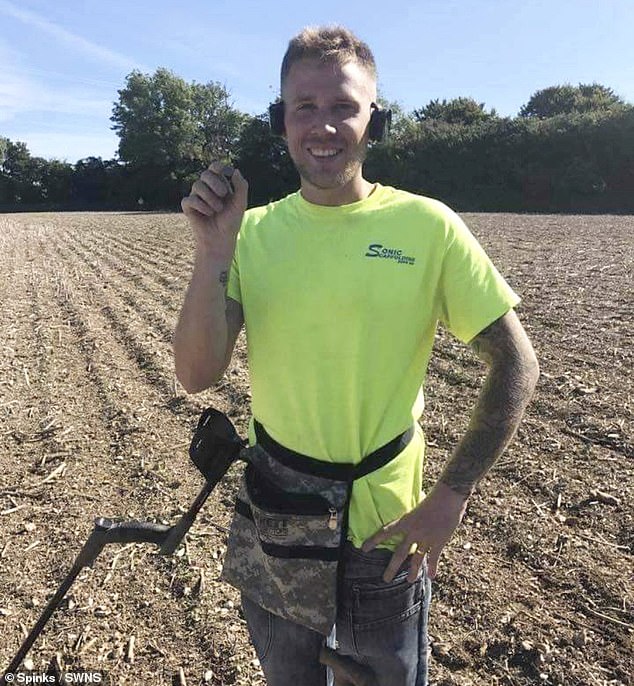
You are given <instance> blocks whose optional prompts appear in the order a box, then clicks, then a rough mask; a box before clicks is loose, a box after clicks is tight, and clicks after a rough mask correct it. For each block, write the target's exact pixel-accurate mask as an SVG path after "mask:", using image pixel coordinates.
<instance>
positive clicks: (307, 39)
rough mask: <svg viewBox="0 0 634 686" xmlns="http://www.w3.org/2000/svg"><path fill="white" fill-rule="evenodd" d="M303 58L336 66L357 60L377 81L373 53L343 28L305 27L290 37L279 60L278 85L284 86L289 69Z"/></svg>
mask: <svg viewBox="0 0 634 686" xmlns="http://www.w3.org/2000/svg"><path fill="white" fill-rule="evenodd" d="M304 59H317V60H320V61H321V62H334V63H335V64H338V65H342V64H345V63H346V62H350V61H353V60H356V61H357V62H358V63H359V64H360V65H361V66H362V67H365V68H366V69H367V70H368V72H369V73H370V74H371V75H372V77H373V78H374V79H376V63H375V61H374V55H373V54H372V51H371V50H370V48H369V47H368V46H367V44H366V43H364V42H363V41H362V40H360V39H359V38H357V37H356V36H355V35H354V33H352V31H350V30H349V29H346V28H345V27H343V26H336V25H335V26H307V27H306V28H305V29H303V30H302V31H301V33H298V34H297V35H296V36H295V37H294V38H292V39H291V40H290V42H289V44H288V48H287V49H286V53H285V55H284V59H283V60H282V70H281V74H280V84H281V86H283V85H284V81H285V79H286V77H287V76H288V72H289V71H290V69H291V66H292V65H293V64H294V63H295V62H299V61H300V60H304Z"/></svg>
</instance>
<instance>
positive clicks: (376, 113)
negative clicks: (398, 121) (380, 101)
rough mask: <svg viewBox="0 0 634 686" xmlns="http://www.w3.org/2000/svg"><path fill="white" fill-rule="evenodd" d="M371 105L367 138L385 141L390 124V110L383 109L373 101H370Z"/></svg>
mask: <svg viewBox="0 0 634 686" xmlns="http://www.w3.org/2000/svg"><path fill="white" fill-rule="evenodd" d="M371 107H372V114H371V115H370V127H369V132H368V133H369V138H370V140H371V141H375V142H382V141H385V140H387V137H388V134H389V131H390V125H391V124H392V110H384V109H382V108H381V107H380V106H379V105H377V104H376V103H375V102H373V103H372V105H371Z"/></svg>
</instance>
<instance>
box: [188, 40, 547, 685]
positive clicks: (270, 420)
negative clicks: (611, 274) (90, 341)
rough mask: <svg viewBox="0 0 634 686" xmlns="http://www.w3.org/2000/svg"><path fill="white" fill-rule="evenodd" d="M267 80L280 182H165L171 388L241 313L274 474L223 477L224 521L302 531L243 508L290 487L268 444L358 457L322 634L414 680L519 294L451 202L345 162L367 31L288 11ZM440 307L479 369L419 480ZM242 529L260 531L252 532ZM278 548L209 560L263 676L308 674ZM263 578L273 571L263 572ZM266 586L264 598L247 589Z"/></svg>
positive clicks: (383, 678)
mask: <svg viewBox="0 0 634 686" xmlns="http://www.w3.org/2000/svg"><path fill="white" fill-rule="evenodd" d="M281 96H282V101H283V111H282V112H280V110H279V108H278V113H279V114H281V115H282V117H283V119H282V124H281V126H282V127H283V134H284V137H285V139H286V143H287V145H288V150H289V153H290V155H291V158H292V160H293V162H294V164H295V166H296V167H297V169H298V171H299V174H300V178H301V188H300V190H299V192H297V193H294V194H292V195H290V196H288V197H287V198H284V199H283V200H281V201H278V202H277V203H272V204H270V205H268V206H266V207H262V208H255V209H252V210H249V211H248V212H246V214H245V210H246V206H247V182H246V181H245V179H244V178H243V177H242V175H241V174H240V172H239V170H235V171H233V173H232V176H231V184H232V186H229V184H228V182H227V181H226V180H225V178H223V167H222V165H220V164H217V163H214V164H212V165H211V166H210V168H209V169H208V170H207V171H205V172H203V173H202V175H201V177H200V179H199V180H198V181H196V183H195V184H194V185H193V187H192V191H191V194H190V195H189V196H188V197H187V198H185V199H184V200H183V202H182V207H183V210H184V212H185V215H186V216H187V218H188V220H189V223H190V225H191V228H192V230H193V232H194V236H195V239H196V255H195V263H194V270H193V275H192V280H191V283H190V285H189V288H188V291H187V294H186V296H185V301H184V304H183V308H182V311H181V315H180V319H179V322H178V326H177V329H176V333H175V337H174V353H175V363H176V373H177V375H178V378H179V380H180V381H181V383H182V384H183V386H184V387H185V388H186V389H187V390H188V391H189V392H192V393H193V392H198V391H201V390H204V389H206V388H208V387H210V386H211V385H212V384H214V383H215V382H217V381H218V379H219V378H220V377H221V376H222V374H223V373H224V370H225V369H226V368H227V366H228V364H229V362H230V360H231V355H232V351H233V348H234V345H235V341H236V338H237V336H238V333H239V331H240V329H241V327H242V325H243V323H246V328H247V346H248V355H249V367H250V374H251V385H252V398H253V401H252V410H253V417H254V422H252V427H251V431H250V434H251V435H250V438H251V443H256V446H255V448H256V449H257V448H258V444H260V443H261V444H262V446H265V447H266V451H265V453H266V454H268V451H270V452H271V453H277V454H276V455H275V460H280V462H279V466H278V467H275V466H274V467H273V470H275V469H278V472H277V473H278V474H279V475H280V481H284V479H286V482H285V485H284V483H278V484H277V486H276V485H275V484H274V483H273V482H274V481H275V480H276V479H275V474H269V480H267V479H266V478H265V476H262V475H260V476H258V477H257V478H256V482H257V480H258V479H260V482H257V483H251V484H250V486H249V485H248V484H247V486H249V488H250V490H249V488H247V487H246V486H245V487H243V488H244V489H246V490H245V491H244V493H243V492H242V491H241V496H240V497H245V498H246V497H247V496H249V498H250V500H249V502H248V503H246V504H245V505H244V507H243V509H242V512H241V514H236V518H235V520H234V524H235V522H238V524H239V523H240V522H243V523H245V524H250V525H252V524H253V522H255V523H258V522H259V523H260V524H261V525H262V527H264V526H265V525H266V526H268V527H269V529H270V528H271V521H275V523H274V524H273V525H272V526H273V529H272V531H269V533H271V535H272V536H273V538H272V539H270V541H273V542H269V544H268V548H267V547H266V544H265V543H262V546H263V548H265V552H266V551H268V552H267V553H266V555H264V558H266V559H265V561H264V563H263V564H265V565H266V564H267V561H268V560H270V559H272V558H276V560H275V564H277V562H278V561H279V559H281V558H284V559H288V558H294V557H301V555H302V554H304V553H297V550H298V549H301V550H305V549H307V547H302V546H299V547H298V546H296V547H295V548H293V552H292V553H291V554H289V552H288V550H287V551H286V552H283V551H282V552H280V550H281V548H280V546H277V545H275V543H274V542H275V541H276V540H277V539H276V538H275V536H277V537H280V536H281V537H283V536H284V535H286V533H288V527H289V526H290V527H291V528H292V527H293V526H294V523H293V521H292V520H287V519H284V518H282V519H277V520H273V519H271V520H270V521H268V520H267V517H268V516H269V515H266V514H265V515H264V516H263V515H262V513H259V514H258V510H257V506H258V497H259V494H261V490H262V489H261V487H262V488H263V489H264V491H266V489H267V488H268V490H269V492H274V493H277V492H278V491H275V488H276V487H280V488H281V490H280V493H285V492H286V490H284V489H287V490H290V491H293V489H292V487H291V486H292V483H291V484H290V485H289V482H288V479H287V472H286V471H285V470H287V467H288V464H290V463H288V462H285V463H284V465H283V464H282V462H283V458H284V456H287V457H288V455H291V457H293V459H295V460H296V462H294V463H293V464H309V465H314V464H316V463H318V465H323V464H324V463H326V464H327V465H328V466H329V467H332V466H337V465H339V464H340V463H346V464H354V465H357V466H360V465H367V464H369V463H370V462H372V463H373V467H372V469H369V470H366V471H364V472H363V473H362V475H361V476H359V472H357V473H355V476H353V477H351V479H349V481H348V486H349V488H350V493H351V496H350V498H349V501H348V502H347V503H346V506H345V507H346V508H347V509H345V514H344V528H343V529H342V531H343V532H344V534H343V535H344V539H347V541H346V540H344V545H343V548H342V553H341V557H338V558H337V560H340V561H339V563H338V567H337V570H338V572H337V573H338V575H339V576H338V577H337V598H336V604H337V614H336V627H335V632H333V633H332V634H331V635H330V644H331V645H334V638H335V636H336V642H337V644H338V650H339V651H340V652H341V653H343V654H347V655H349V656H352V657H353V658H355V659H357V660H358V661H359V662H361V663H363V664H365V665H367V666H369V667H370V668H371V669H372V671H373V672H374V675H375V676H376V678H377V680H378V683H379V684H380V686H397V685H398V686H409V685H414V684H416V685H417V686H420V685H422V684H426V683H427V611H428V606H429V597H430V583H429V580H430V579H433V578H434V576H435V575H436V570H437V566H438V559H439V556H440V554H441V551H442V549H443V547H444V546H445V544H446V543H447V542H448V541H449V539H450V537H451V535H452V534H453V532H454V530H455V528H456V527H457V526H458V524H459V523H460V521H461V519H462V516H463V514H464V511H465V507H466V502H467V498H468V497H469V495H470V494H471V493H472V491H473V489H474V487H475V486H476V484H477V483H478V481H479V480H480V479H481V478H482V477H483V476H484V474H485V473H486V472H487V471H488V469H489V468H490V467H491V465H492V464H493V463H494V462H495V460H496V459H497V458H498V457H499V456H500V454H501V453H502V451H503V450H504V448H505V446H506V445H507V443H508V442H509V440H510V439H511V437H512V435H513V434H514V432H515V430H516V428H517V426H518V424H519V422H520V419H521V416H522V414H523V412H524V409H525V407H526V405H527V403H528V401H529V398H530V396H531V395H532V392H533V389H534V387H535V384H536V380H537V376H538V365H537V361H536V358H535V355H534V353H533V350H532V347H531V344H530V342H529V341H528V338H527V337H526V334H525V332H524V330H523V328H522V326H521V324H520V322H519V320H518V318H517V316H516V315H515V313H514V311H513V307H514V306H515V305H516V304H517V302H519V298H518V297H517V296H516V295H515V294H514V293H513V291H512V290H511V289H510V288H509V286H508V285H507V284H506V283H505V282H504V280H503V279H502V277H501V276H500V275H499V274H498V273H497V271H496V270H495V268H494V267H493V265H492V264H491V262H490V261H489V260H488V258H487V257H486V255H485V254H484V252H483V251H482V248H481V247H480V246H479V245H478V243H477V242H476V241H475V239H474V238H473V237H472V236H471V234H470V233H469V232H468V230H467V229H466V227H465V226H464V224H463V222H462V221H461V220H460V219H459V218H458V217H457V215H455V214H454V213H453V212H452V211H451V210H449V208H447V207H446V206H445V205H443V204H442V203H440V202H438V201H435V200H431V199H428V198H423V197H421V196H416V195H412V194H409V193H405V192H402V191H398V190H396V189H392V188H387V187H384V186H382V185H380V184H372V183H370V182H368V181H367V180H366V179H364V177H363V173H362V164H363V161H364V159H365V155H366V150H367V146H368V139H369V132H370V126H371V119H372V121H373V126H374V125H375V124H376V117H377V115H376V112H377V110H378V108H377V106H376V105H375V103H376V99H377V93H376V68H375V64H374V59H373V57H372V54H371V52H370V50H369V48H368V47H367V45H365V44H364V43H362V42H361V41H359V40H358V39H357V38H356V37H355V36H354V35H353V34H351V33H350V32H349V31H347V30H346V29H343V28H340V27H331V28H318V29H305V30H304V31H303V32H302V33H300V34H299V35H298V36H296V37H295V38H294V39H293V40H292V41H291V42H290V44H289V47H288V50H287V53H286V55H285V57H284V60H283V63H282V74H281ZM373 117H374V119H373ZM379 123H380V122H379ZM224 171H226V170H224ZM227 286H228V292H226V289H227ZM439 320H440V321H442V322H443V324H444V325H445V326H446V327H447V328H448V329H449V330H450V331H451V332H452V333H454V334H455V335H456V336H457V337H458V338H459V339H461V340H462V341H464V342H466V343H469V344H470V345H471V347H472V348H473V350H474V351H475V352H476V353H477V354H478V355H479V356H480V358H481V359H483V360H484V361H485V362H486V363H487V365H488V366H489V371H488V376H487V378H486V382H485V384H484V387H483V389H482V392H481V394H480V397H479V398H478V402H477V404H476V406H475V408H474V410H473V413H472V416H471V422H470V424H469V427H468V430H467V432H466V434H465V435H464V437H463V438H462V440H461V441H460V443H459V444H458V445H457V446H456V448H455V450H454V452H453V454H452V456H451V458H450V459H449V461H448V462H447V464H446V465H445V468H444V470H443V472H442V475H441V477H440V479H439V481H438V483H436V484H435V485H434V487H433V488H432V489H431V491H430V492H429V493H427V494H426V495H424V494H423V493H422V492H421V484H422V467H423V452H424V442H423V436H422V432H421V430H420V428H419V426H418V423H417V420H418V418H419V417H420V415H421V414H422V410H423V395H422V390H421V385H422V382H423V380H424V376H425V371H426V368H427V363H428V361H429V356H430V354H431V348H432V344H433V339H434V332H435V329H436V325H437V322H438V321H439ZM254 427H255V431H254ZM256 434H257V436H256ZM256 439H257V440H256ZM394 446H398V448H395V447H394ZM377 456H380V457H381V461H380V463H376V462H375V459H376V458H377ZM260 457H261V456H260ZM264 459H267V458H264ZM275 460H274V461H273V462H275ZM261 463H262V461H261ZM271 464H273V463H271ZM275 464H278V463H275ZM376 464H380V466H379V467H376ZM247 471H248V470H247ZM335 471H336V470H335ZM256 472H257V473H259V471H258V470H256ZM282 475H284V478H282ZM250 478H251V480H253V478H255V477H253V470H252V472H251V477H250ZM302 478H303V477H302ZM317 481H319V479H317ZM267 483H268V484H269V486H267V487H266V488H264V486H263V485H266V484H267ZM303 483H304V481H302V484H303ZM320 483H321V482H320ZM247 491H248V493H247ZM245 494H246V495H245ZM280 497H281V498H282V499H283V497H284V496H283V495H282V496H280ZM295 499H296V500H297V498H295ZM273 500H275V498H273ZM278 515H279V513H278ZM280 516H282V517H286V515H285V514H283V515H280ZM270 517H274V514H271V515H270ZM338 517H339V513H338V512H335V513H334V515H333V518H334V523H335V526H337V525H338V523H339V522H338ZM247 520H249V521H247ZM289 521H290V522H291V524H290V525H289ZM267 522H268V523H267ZM238 528H239V526H238ZM324 530H325V529H324ZM261 533H262V532H261V531H260V532H259V533H258V535H260V534H261ZM248 535H249V536H251V534H250V533H249V534H248ZM239 538H240V536H239V535H238V536H237V538H234V540H238V539H239ZM245 540H246V541H252V540H255V539H252V538H248V536H247V538H245V539H243V542H244V541H245ZM237 545H238V544H237V543H236V546H237ZM254 545H255V547H257V548H258V550H259V545H260V542H258V541H256V543H255V544H254ZM231 546H232V543H231V541H230V547H231ZM248 547H249V546H246V547H245V548H244V549H242V550H241V551H238V553H232V552H231V550H230V551H229V552H228V556H231V555H233V562H231V564H234V563H235V558H236V555H237V556H238V558H239V556H240V555H244V559H245V560H246V559H247V558H248V556H249V554H250V553H249V551H248V550H246V548H248ZM322 549H323V548H322ZM325 550H326V551H328V550H329V549H328V548H327V546H326V547H325ZM267 555H268V557H267ZM271 556H272V557H271ZM305 557H306V558H309V557H318V555H313V553H305ZM284 559H282V561H281V563H280V569H281V570H282V571H281V572H280V574H281V575H282V578H284V579H285V581H284V582H283V583H282V584H281V586H280V584H279V580H275V579H273V578H269V572H268V571H267V570H268V569H269V568H268V567H262V568H261V569H260V568H258V571H257V573H256V574H254V575H252V576H251V577H248V576H246V577H244V578H247V579H249V581H248V583H242V584H241V585H240V584H239V583H238V582H234V581H233V580H232V577H231V575H229V576H228V578H229V579H230V580H232V583H236V585H239V586H240V587H241V590H242V594H243V609H244V613H245V617H246V620H247V624H248V626H249V630H250V633H251V636H252V638H253V641H254V644H255V647H256V651H257V652H258V656H259V657H260V660H261V663H262V667H263V669H264V672H265V675H266V678H267V682H268V684H269V686H290V685H291V684H293V685H296V684H302V686H317V685H318V684H324V683H325V682H326V681H325V680H326V676H325V670H324V667H323V666H322V665H321V664H320V663H319V660H318V658H319V652H320V648H321V647H322V644H323V642H324V635H325V634H326V633H328V632H327V630H326V631H324V630H323V622H322V623H321V624H320V621H321V620H320V619H319V618H317V616H316V615H315V618H314V619H311V617H313V615H311V614H310V613H307V615H306V616H307V617H308V619H307V621H306V622H304V621H303V620H302V621H293V620H292V619H289V617H295V615H297V616H299V617H301V616H302V615H301V610H302V608H299V609H298V612H297V613H295V615H294V614H293V612H294V608H293V607H291V606H292V605H293V603H295V604H297V602H298V601H297V598H300V599H301V598H304V597H305V599H306V603H307V604H308V603H309V598H310V596H311V593H312V591H313V590H314V586H316V585H319V584H315V583H314V579H315V577H314V576H313V577H310V578H311V579H313V581H311V582H310V583H308V582H307V583H305V584H304V586H303V587H302V586H301V583H302V579H301V577H302V574H297V573H296V572H293V573H292V574H290V575H289V574H287V575H286V577H284V569H285V568H284V564H285V562H284ZM304 561H305V562H306V570H307V572H306V574H307V577H306V578H309V575H310V572H309V571H308V568H309V561H307V560H304ZM288 564H291V563H290V562H288ZM243 566H244V567H245V568H248V567H249V564H247V563H245V564H244V565H243ZM271 569H272V568H271ZM288 569H290V567H289V568H288ZM293 569H295V570H296V569H297V568H293ZM300 569H301V568H300ZM311 569H312V568H311ZM263 570H264V571H263ZM248 571H249V570H248V569H247V570H246V573H247V574H248ZM271 575H273V572H271ZM290 577H300V578H299V580H298V579H297V578H293V579H290ZM289 579H290V581H289ZM287 582H289V583H291V582H292V583H295V582H297V583H299V584H300V586H299V587H298V588H299V593H297V592H296V590H293V591H290V590H289V591H288V593H286V586H285V585H284V584H285V583H287ZM276 583H277V584H278V586H280V588H281V590H280V588H277V589H273V590H271V589H272V587H273V586H275V584H276ZM273 591H275V592H277V593H278V596H279V598H281V601H279V602H278V601H276V602H278V605H275V603H274V602H273V601H268V600H262V599H267V598H270V597H272V595H271V594H272V593H273ZM267 594H268V595H267ZM291 596H292V597H293V598H294V599H295V600H293V601H291ZM276 597H277V596H276ZM254 601H255V602H254ZM299 602H300V604H301V600H300V601H299ZM280 603H281V604H280ZM285 603H286V604H287V605H288V606H289V608H286V607H285V606H284V605H285ZM271 609H273V611H271ZM287 609H288V612H287V611H286V610H287ZM295 609H296V608H295ZM314 609H315V608H312V609H311V612H312V611H313V610H314ZM315 611H317V610H315ZM316 629H317V630H316Z"/></svg>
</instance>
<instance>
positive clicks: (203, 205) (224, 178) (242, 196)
mask: <svg viewBox="0 0 634 686" xmlns="http://www.w3.org/2000/svg"><path fill="white" fill-rule="evenodd" d="M248 188H249V184H248V183H247V182H246V180H245V179H244V177H243V176H242V174H241V173H240V172H239V171H238V170H237V169H235V170H234V169H233V168H231V167H227V166H225V165H223V164H222V163H221V162H212V163H211V164H210V165H209V168H208V169H206V170H205V171H204V172H203V173H202V174H201V175H200V178H199V179H198V181H196V182H195V183H194V185H193V186H192V190H191V193H190V194H189V195H188V196H187V197H186V198H183V200H182V202H181V207H182V208H183V212H184V213H185V216H186V217H187V219H188V220H189V224H190V226H191V227H192V230H193V232H194V237H195V239H196V243H197V245H198V247H201V248H204V250H205V253H206V255H207V256H208V257H209V258H211V259H212V260H214V259H216V260H218V261H220V262H227V263H228V262H230V261H231V258H232V257H233V251H234V249H235V243H236V237H237V235H238V231H239V230H240V224H241V223H242V217H243V216H244V212H245V210H246V208H247V191H248Z"/></svg>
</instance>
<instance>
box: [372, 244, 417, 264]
mask: <svg viewBox="0 0 634 686" xmlns="http://www.w3.org/2000/svg"><path fill="white" fill-rule="evenodd" d="M365 256H366V257H379V258H381V259H383V260H396V261H397V262H398V263H399V264H414V262H416V258H415V257H408V256H407V255H403V251H402V250H399V249H397V248H386V247H384V246H383V245H381V244H380V243H372V244H371V245H369V246H368V252H367V253H366V254H365Z"/></svg>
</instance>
